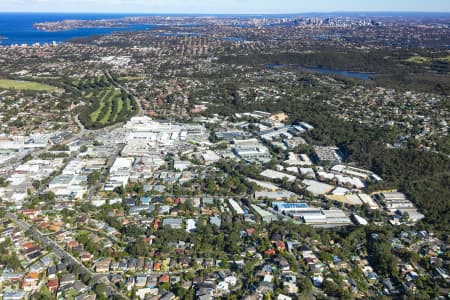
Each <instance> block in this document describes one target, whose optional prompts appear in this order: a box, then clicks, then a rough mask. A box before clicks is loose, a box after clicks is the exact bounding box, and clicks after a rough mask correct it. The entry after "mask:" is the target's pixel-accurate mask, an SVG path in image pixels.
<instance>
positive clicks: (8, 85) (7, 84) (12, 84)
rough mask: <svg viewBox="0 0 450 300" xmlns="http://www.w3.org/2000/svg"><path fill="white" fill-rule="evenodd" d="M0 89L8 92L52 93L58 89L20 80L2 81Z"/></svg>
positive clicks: (0, 81) (0, 80)
mask: <svg viewBox="0 0 450 300" xmlns="http://www.w3.org/2000/svg"><path fill="white" fill-rule="evenodd" d="M0 88H1V89H8V90H12V89H14V90H21V91H25V90H27V91H43V92H51V91H54V90H55V89H56V88H55V87H53V86H50V85H47V84H43V83H39V82H33V81H18V80H8V79H0Z"/></svg>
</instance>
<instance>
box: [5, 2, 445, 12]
mask: <svg viewBox="0 0 450 300" xmlns="http://www.w3.org/2000/svg"><path fill="white" fill-rule="evenodd" d="M383 11H389V12H450V1H449V0H428V1H423V0H377V1H374V0H314V1H302V0H296V1H293V0H227V1H222V0H212V1H202V0H1V1H0V12H73V13H75V12H84V13H87V12H94V13H99V12H104V13H164V14H170V13H174V14H175V13H176V14H183V13H186V14H195V13H198V14H289V13H308V12H383Z"/></svg>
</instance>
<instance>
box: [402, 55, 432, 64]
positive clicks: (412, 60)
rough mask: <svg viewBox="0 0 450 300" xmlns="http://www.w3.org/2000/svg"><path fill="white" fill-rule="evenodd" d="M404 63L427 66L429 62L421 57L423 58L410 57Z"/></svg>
mask: <svg viewBox="0 0 450 300" xmlns="http://www.w3.org/2000/svg"><path fill="white" fill-rule="evenodd" d="M406 61H407V62H410V63H415V64H427V63H429V62H430V61H431V60H430V59H429V58H427V57H423V56H412V57H410V58H408V59H407V60H406Z"/></svg>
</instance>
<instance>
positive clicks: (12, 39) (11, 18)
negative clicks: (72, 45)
mask: <svg viewBox="0 0 450 300" xmlns="http://www.w3.org/2000/svg"><path fill="white" fill-rule="evenodd" d="M128 16H133V15H132V14H85V13H83V14H81V13H79V14H69V13H58V14H56V13H39V14H38V13H0V36H1V37H5V38H6V39H0V46H1V45H3V46H6V45H14V44H18V45H21V44H28V45H31V44H35V43H40V44H44V43H52V42H57V43H61V42H64V41H67V40H69V39H71V38H75V37H87V36H92V35H105V34H110V33H112V32H117V31H131V30H143V29H148V28H152V25H133V26H129V27H126V28H83V29H75V30H68V31H61V32H44V31H39V30H36V29H34V28H33V24H34V23H40V22H52V21H62V20H67V19H71V20H101V19H115V18H123V17H128Z"/></svg>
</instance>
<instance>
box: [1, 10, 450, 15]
mask: <svg viewBox="0 0 450 300" xmlns="http://www.w3.org/2000/svg"><path fill="white" fill-rule="evenodd" d="M0 13H24V14H34V13H41V14H42V13H44V14H133V15H139V14H141V15H149V14H151V15H158V14H159V15H187V16H188V15H245V16H255V15H257V16H270V15H302V14H339V13H371V14H373V13H408V14H417V13H419V14H420V13H422V14H450V11H420V10H417V11H415V10H367V11H364V10H342V11H308V12H294V13H292V12H275V13H252V12H248V13H247V12H234V13H233V12H228V13H214V12H198V13H196V12H192V13H182V12H133V11H125V12H119V11H101V12H100V11H0Z"/></svg>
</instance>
